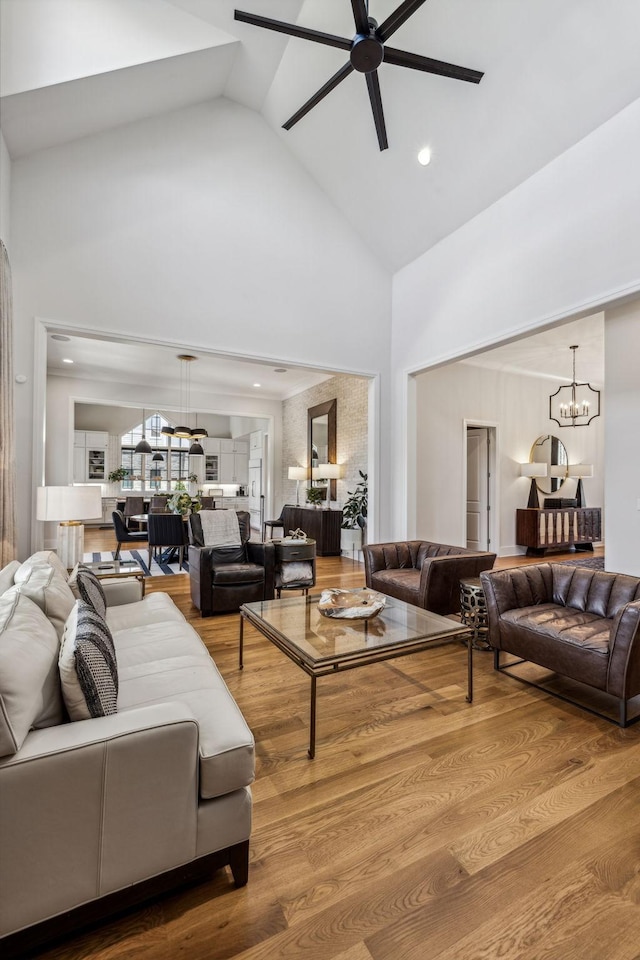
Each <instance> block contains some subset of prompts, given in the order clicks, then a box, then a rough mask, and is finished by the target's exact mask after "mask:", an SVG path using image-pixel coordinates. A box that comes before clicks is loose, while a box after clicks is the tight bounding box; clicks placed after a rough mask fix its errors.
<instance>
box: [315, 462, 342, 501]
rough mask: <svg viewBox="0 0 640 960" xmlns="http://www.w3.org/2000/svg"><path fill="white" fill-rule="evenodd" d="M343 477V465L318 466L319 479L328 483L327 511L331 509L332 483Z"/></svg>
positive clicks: (328, 464)
mask: <svg viewBox="0 0 640 960" xmlns="http://www.w3.org/2000/svg"><path fill="white" fill-rule="evenodd" d="M341 476H342V464H341V463H320V464H319V465H318V477H320V478H321V479H322V480H326V481H327V510H330V509H331V481H332V480H339V479H340V477H341Z"/></svg>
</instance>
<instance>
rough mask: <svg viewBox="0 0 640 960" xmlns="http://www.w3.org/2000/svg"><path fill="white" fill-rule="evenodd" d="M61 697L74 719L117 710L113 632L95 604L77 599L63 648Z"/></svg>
mask: <svg viewBox="0 0 640 960" xmlns="http://www.w3.org/2000/svg"><path fill="white" fill-rule="evenodd" d="M58 666H59V668H60V680H61V683H62V696H63V697H64V702H65V705H66V707H67V712H68V713H69V717H70V718H71V719H72V720H88V719H89V718H90V717H104V716H107V715H108V714H111V713H117V709H118V665H117V662H116V652H115V647H114V645H113V638H112V636H111V632H110V630H109V628H108V626H107V625H106V623H105V622H104V620H103V619H102V618H101V617H100V616H99V615H98V614H97V613H96V611H95V610H94V609H93V607H92V606H91V605H90V604H88V603H85V602H84V600H78V601H77V602H76V605H75V606H74V608H73V610H72V611H71V613H70V614H69V619H68V620H67V622H66V624H65V628H64V636H63V638H62V646H61V649H60V659H59V663H58Z"/></svg>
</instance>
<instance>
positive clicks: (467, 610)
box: [460, 577, 492, 650]
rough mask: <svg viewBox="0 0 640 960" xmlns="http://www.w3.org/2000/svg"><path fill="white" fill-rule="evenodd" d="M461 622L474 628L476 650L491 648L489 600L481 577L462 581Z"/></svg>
mask: <svg viewBox="0 0 640 960" xmlns="http://www.w3.org/2000/svg"><path fill="white" fill-rule="evenodd" d="M460 622H461V623H463V624H464V625H465V626H466V627H469V629H471V630H473V639H472V641H471V644H472V646H473V649H474V650H491V649H492V647H491V644H490V643H489V617H488V615H487V601H486V599H485V596H484V590H483V589H482V584H481V582H480V577H468V578H467V579H466V580H461V581H460Z"/></svg>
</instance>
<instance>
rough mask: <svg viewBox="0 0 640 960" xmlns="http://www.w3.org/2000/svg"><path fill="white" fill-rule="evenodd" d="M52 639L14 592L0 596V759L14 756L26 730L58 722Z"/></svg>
mask: <svg viewBox="0 0 640 960" xmlns="http://www.w3.org/2000/svg"><path fill="white" fill-rule="evenodd" d="M58 646H59V644H58V637H57V635H56V631H55V630H54V628H53V626H52V625H51V624H50V623H49V621H48V620H47V618H46V617H45V615H44V613H43V612H42V610H40V608H39V607H38V606H37V605H36V604H35V603H33V601H31V600H30V599H29V598H28V597H27V596H25V594H23V593H22V591H21V590H20V588H19V587H17V586H13V587H10V589H9V590H7V591H5V593H4V594H3V596H2V597H0V757H4V756H8V755H10V754H14V753H16V752H17V751H18V750H19V749H20V747H21V746H22V744H23V743H24V740H25V738H26V736H27V733H28V732H29V729H30V728H31V727H48V726H53V725H56V724H59V723H61V722H62V718H63V710H62V698H61V696H60V684H59V681H58Z"/></svg>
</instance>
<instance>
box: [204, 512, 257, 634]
mask: <svg viewBox="0 0 640 960" xmlns="http://www.w3.org/2000/svg"><path fill="white" fill-rule="evenodd" d="M237 515H238V524H239V526H240V540H241V543H240V544H238V545H236V546H205V545H204V537H203V532H202V523H201V521H200V517H199V516H198V514H197V513H194V514H192V515H191V517H190V518H189V521H190V524H191V540H192V543H191V544H190V546H189V581H190V586H191V599H192V601H193V603H194V605H195V606H196V607H197V608H198V610H199V611H200V615H201V616H202V617H209V616H211V615H212V614H213V613H232V612H233V611H235V610H239V609H240V607H241V606H242V604H243V603H253V602H254V601H256V600H273V598H274V595H275V549H274V546H273V544H272V543H251V542H250V540H249V538H250V536H251V515H250V514H249V512H248V511H246V510H238V511H237Z"/></svg>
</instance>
